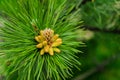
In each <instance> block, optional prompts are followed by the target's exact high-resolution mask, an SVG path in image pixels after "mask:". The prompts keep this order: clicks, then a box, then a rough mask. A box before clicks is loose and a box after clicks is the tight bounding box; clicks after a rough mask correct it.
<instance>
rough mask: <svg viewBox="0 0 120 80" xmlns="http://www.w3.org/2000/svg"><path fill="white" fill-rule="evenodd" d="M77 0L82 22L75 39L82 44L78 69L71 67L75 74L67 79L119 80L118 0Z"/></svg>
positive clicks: (119, 16) (119, 9) (119, 1)
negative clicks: (79, 68)
mask: <svg viewBox="0 0 120 80" xmlns="http://www.w3.org/2000/svg"><path fill="white" fill-rule="evenodd" d="M1 1H2V0H0V2H1ZM77 1H78V3H79V4H78V6H77V7H76V9H79V8H80V9H81V13H80V15H81V18H82V20H83V22H84V24H83V25H84V26H82V27H81V28H82V29H79V30H78V31H77V33H78V40H80V41H81V40H82V41H83V42H84V43H85V46H84V47H79V49H80V50H82V52H83V53H81V54H79V55H78V56H79V57H80V61H81V63H82V65H81V66H80V67H81V71H76V70H74V69H73V70H74V76H73V77H72V78H70V79H68V80H120V0H77ZM71 2H72V1H70V3H71ZM68 5H69V4H68ZM0 8H1V9H2V7H0ZM0 13H1V12H0ZM1 24H2V21H1V19H0V25H1ZM1 61H2V60H1ZM2 68H3V67H2V66H0V73H1V72H2ZM1 75H2V74H1ZM0 80H1V78H0Z"/></svg>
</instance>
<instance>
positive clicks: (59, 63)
mask: <svg viewBox="0 0 120 80" xmlns="http://www.w3.org/2000/svg"><path fill="white" fill-rule="evenodd" d="M73 2H75V1H73ZM1 3H2V13H3V14H4V16H3V17H2V20H3V22H4V24H3V26H2V27H0V38H1V40H2V42H0V48H1V49H0V53H1V54H2V55H3V54H4V60H5V62H4V63H3V64H4V65H5V66H6V68H5V71H6V72H7V73H6V76H7V79H8V80H63V79H64V80H65V79H66V78H68V77H70V76H72V68H74V67H76V68H78V67H79V65H81V63H80V62H79V61H78V58H77V56H76V55H75V54H76V53H78V52H80V51H79V50H77V49H76V48H77V47H79V45H80V43H81V42H78V41H77V40H76V38H77V35H76V32H75V30H76V29H77V28H78V27H79V26H80V25H81V23H82V21H81V20H80V15H79V12H80V10H79V9H78V10H77V11H72V10H73V9H74V8H75V6H76V3H74V4H72V5H69V6H68V3H69V1H67V0H4V1H1ZM78 25H79V26H78ZM46 28H50V29H52V30H54V31H55V33H56V34H59V35H60V38H61V39H62V41H63V43H62V45H60V46H59V49H60V50H61V52H60V53H55V54H54V55H53V56H50V55H49V54H45V55H42V56H41V55H40V53H39V50H38V49H37V48H36V45H37V42H36V41H35V36H37V35H38V32H39V30H44V29H46Z"/></svg>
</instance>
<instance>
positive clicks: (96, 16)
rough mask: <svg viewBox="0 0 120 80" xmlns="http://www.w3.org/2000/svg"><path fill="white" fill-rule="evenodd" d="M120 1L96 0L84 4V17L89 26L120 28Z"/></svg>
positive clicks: (110, 28)
mask: <svg viewBox="0 0 120 80" xmlns="http://www.w3.org/2000/svg"><path fill="white" fill-rule="evenodd" d="M119 5H120V1H119V0H110V1H107V0H95V1H94V2H88V3H86V4H85V5H84V6H82V15H83V16H82V17H83V20H84V22H85V25H86V26H88V27H97V28H100V29H109V30H114V29H119V30H120V23H119V21H120V19H119V17H120V8H119V7H120V6H119Z"/></svg>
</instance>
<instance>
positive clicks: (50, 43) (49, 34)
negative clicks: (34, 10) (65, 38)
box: [35, 28, 62, 56]
mask: <svg viewBox="0 0 120 80" xmlns="http://www.w3.org/2000/svg"><path fill="white" fill-rule="evenodd" d="M35 40H36V41H37V42H38V44H37V45H36V47H37V48H40V55H44V53H49V55H51V56H52V55H54V52H56V53H60V49H58V48H57V47H58V46H60V45H61V44H62V39H61V38H59V35H58V34H54V31H53V30H51V29H47V28H46V29H45V30H40V33H39V35H38V36H35Z"/></svg>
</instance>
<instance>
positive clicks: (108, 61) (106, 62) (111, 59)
mask: <svg viewBox="0 0 120 80" xmlns="http://www.w3.org/2000/svg"><path fill="white" fill-rule="evenodd" d="M119 57H120V54H119V53H117V54H115V55H113V56H111V57H109V58H108V59H106V60H104V61H103V62H102V63H100V64H99V65H97V66H96V67H94V68H92V69H90V70H88V71H86V72H85V73H83V74H80V75H79V76H77V77H76V78H74V79H73V80H84V79H86V78H88V77H89V76H90V75H93V74H95V73H96V72H99V71H103V70H104V69H105V68H106V66H107V65H109V64H111V62H114V61H115V60H116V59H118V58H119Z"/></svg>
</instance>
